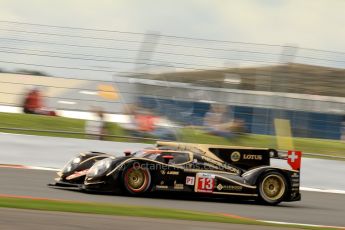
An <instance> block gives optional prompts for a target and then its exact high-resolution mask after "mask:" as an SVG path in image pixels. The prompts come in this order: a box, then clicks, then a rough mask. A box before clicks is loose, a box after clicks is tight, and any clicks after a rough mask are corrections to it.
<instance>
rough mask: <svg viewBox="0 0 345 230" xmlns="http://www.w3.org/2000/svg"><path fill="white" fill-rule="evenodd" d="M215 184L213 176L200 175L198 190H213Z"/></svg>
mask: <svg viewBox="0 0 345 230" xmlns="http://www.w3.org/2000/svg"><path fill="white" fill-rule="evenodd" d="M214 184H215V183H214V178H212V177H198V183H197V192H208V193H210V192H213V189H214Z"/></svg>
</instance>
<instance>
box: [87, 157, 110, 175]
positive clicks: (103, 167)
mask: <svg viewBox="0 0 345 230" xmlns="http://www.w3.org/2000/svg"><path fill="white" fill-rule="evenodd" d="M111 162H112V159H111V158H105V159H103V160H100V161H97V162H96V163H95V164H94V165H93V166H92V167H91V168H90V170H89V171H88V173H87V174H86V177H89V178H90V177H95V176H102V175H103V174H104V173H106V172H107V170H108V169H109V168H110V166H111Z"/></svg>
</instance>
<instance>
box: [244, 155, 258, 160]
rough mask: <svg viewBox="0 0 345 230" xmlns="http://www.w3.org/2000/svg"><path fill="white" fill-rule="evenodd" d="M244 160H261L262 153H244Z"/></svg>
mask: <svg viewBox="0 0 345 230" xmlns="http://www.w3.org/2000/svg"><path fill="white" fill-rule="evenodd" d="M243 159H244V160H257V161H261V160H262V155H255V154H244V155H243Z"/></svg>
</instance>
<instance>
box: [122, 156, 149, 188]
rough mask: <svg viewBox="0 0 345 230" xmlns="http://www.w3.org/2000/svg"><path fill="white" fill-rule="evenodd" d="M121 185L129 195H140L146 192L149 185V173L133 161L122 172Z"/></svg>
mask: <svg viewBox="0 0 345 230" xmlns="http://www.w3.org/2000/svg"><path fill="white" fill-rule="evenodd" d="M122 178H123V186H124V189H125V191H126V192H127V193H128V194H130V195H141V194H144V193H145V192H147V191H148V190H149V188H150V186H151V174H150V171H149V170H148V169H146V168H143V167H141V166H140V163H138V162H134V163H133V164H130V165H128V166H127V167H126V168H125V169H124V171H123V174H122Z"/></svg>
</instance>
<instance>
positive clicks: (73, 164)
mask: <svg viewBox="0 0 345 230" xmlns="http://www.w3.org/2000/svg"><path fill="white" fill-rule="evenodd" d="M80 162H81V156H77V157H75V158H73V159H72V160H70V161H69V162H68V163H67V164H66V165H65V167H64V168H63V169H62V173H64V174H65V173H69V172H71V171H73V170H74V169H75V168H76V167H77V166H78V165H79V163H80Z"/></svg>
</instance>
